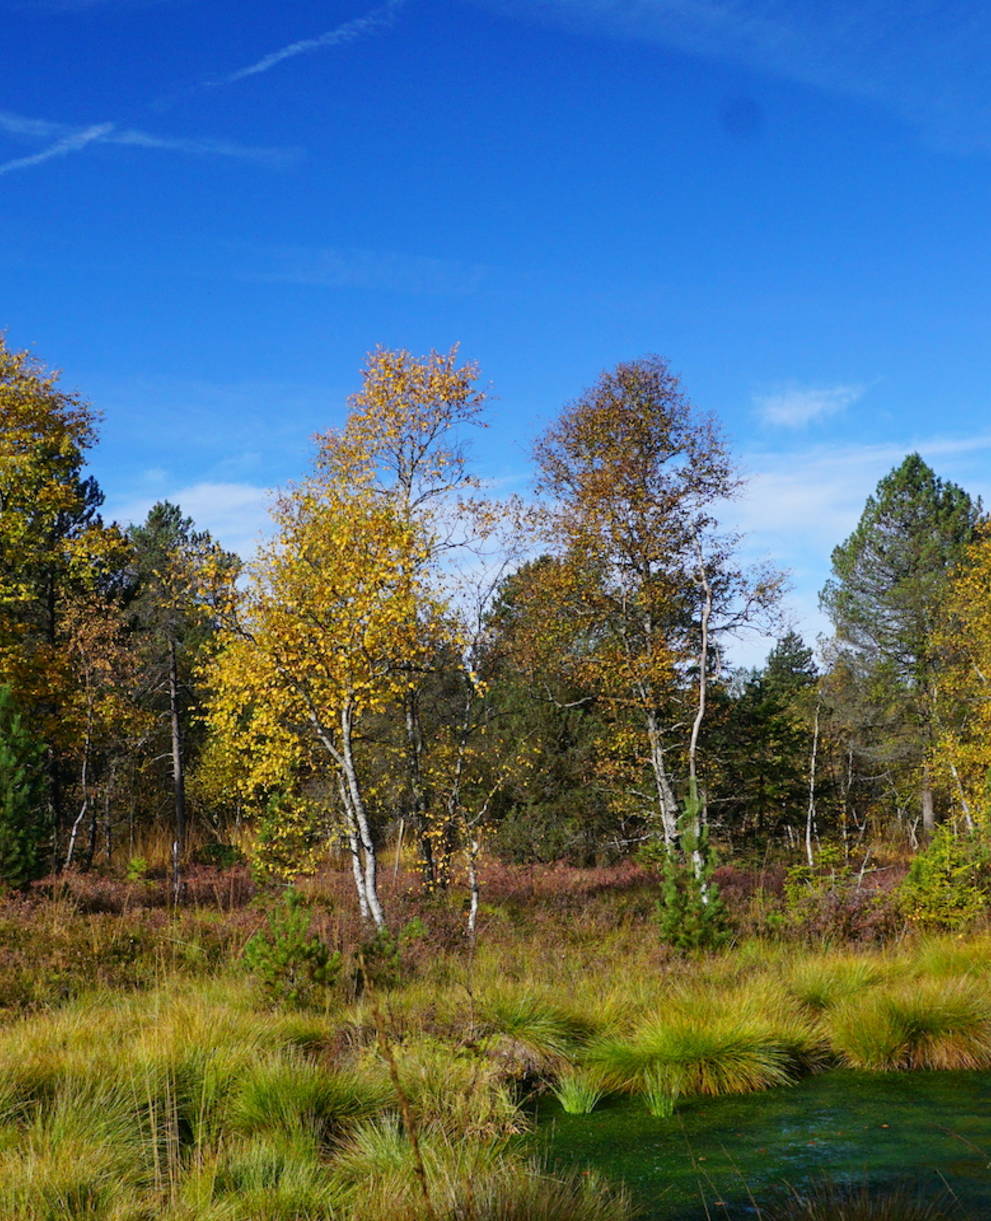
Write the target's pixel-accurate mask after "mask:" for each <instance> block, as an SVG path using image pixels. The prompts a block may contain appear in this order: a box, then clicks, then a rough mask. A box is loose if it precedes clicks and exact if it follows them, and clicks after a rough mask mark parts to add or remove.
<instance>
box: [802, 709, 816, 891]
mask: <svg viewBox="0 0 991 1221" xmlns="http://www.w3.org/2000/svg"><path fill="white" fill-rule="evenodd" d="M818 757H819V702H818V700H817V701H816V715H815V723H814V726H813V730H812V757H811V758H810V759H809V804H808V808H807V810H806V812H805V859H806V860H807V861H808V863H809V868H810V869H812V868H813V867H814V866H815V856H814V855H813V852H812V838H813V835H814V834H815V822H816V762H817V760H818Z"/></svg>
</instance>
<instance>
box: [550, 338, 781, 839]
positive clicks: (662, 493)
mask: <svg viewBox="0 0 991 1221" xmlns="http://www.w3.org/2000/svg"><path fill="white" fill-rule="evenodd" d="M536 458H537V463H538V468H539V486H540V490H541V492H542V493H543V495H544V497H545V498H546V500H547V503H548V509H547V538H548V541H549V543H550V545H551V546H552V548H553V552H554V556H555V558H556V560H557V562H556V564H555V565H554V566H553V568H552V569H550V570H549V572H548V576H549V578H550V581H549V585H550V583H551V582H552V583H553V586H554V588H553V590H552V591H550V592H549V596H548V606H547V611H548V615H547V624H548V630H549V631H555V632H561V631H562V630H564V631H565V632H566V633H567V634H568V635H570V637H571V639H572V641H573V643H572V646H571V648H570V649H569V650H568V651H566V652H563V653H562V658H563V659H564V661H565V663H566V664H570V665H572V666H573V667H574V673H575V676H576V678H577V679H579V680H580V682H581V683H582V684H583V685H585V686H587V687H588V688H589V689H591V690H593V691H595V692H596V693H597V695H598V696H599V697H600V698H601V699H603V700H605V701H608V703H609V704H610V705H611V706H612V707H613V708H614V709H615V710H616V711H617V712H621V713H622V714H623V715H622V717H621V722H620V725H619V732H617V733H615V735H614V750H613V752H612V761H614V762H620V756H621V755H623V754H625V756H626V757H627V760H628V761H629V762H630V763H632V764H633V766H634V768H636V767H637V765H639V763H640V762H641V761H643V762H645V763H646V764H647V767H648V772H649V776H650V783H651V788H652V792H651V793H650V794H649V795H648V794H646V793H643V792H641V794H640V797H641V799H647V800H648V802H649V806H650V807H652V808H653V810H654V811H655V812H656V815H657V816H658V817H659V822H660V830H661V834H662V836H663V839H664V842H665V843H666V844H667V845H669V846H673V845H676V844H677V843H678V841H679V838H680V835H681V827H680V825H679V824H680V809H681V805H682V802H683V801H684V800H686V799H689V800H691V801H692V802H693V808H696V809H698V808H699V807H698V806H697V805H694V803H695V801H696V798H697V797H698V796H699V794H698V791H697V790H698V786H699V776H698V757H699V742H700V733H701V727H702V723H703V720H704V716H705V712H706V703H707V695H708V684H709V681H710V679H711V675H712V668H713V666H714V665H715V663H716V660H717V658H718V649H717V647H716V642H717V638H718V636H719V634H720V633H721V632H722V631H725V630H727V629H728V628H730V627H732V626H734V625H735V624H736V623H737V622H739V621H740V620H741V619H742V618H745V617H746V616H747V614H748V613H749V611H750V609H752V607H753V605H754V604H755V603H762V604H763V603H769V602H770V600H771V598H772V596H773V584H774V583H773V581H771V580H767V581H758V582H757V583H755V584H750V583H748V581H747V580H746V579H745V578H744V575H743V574H742V573H741V572H740V571H739V570H738V569H737V568H736V567H735V566H734V564H733V561H732V540H727V539H722V538H720V537H719V536H718V535H717V533H716V524H717V523H716V520H715V517H714V513H715V508H716V505H717V504H718V503H719V502H720V501H722V500H724V499H725V498H727V497H729V496H732V495H733V493H734V492H735V491H736V489H737V487H738V485H739V480H738V478H737V476H736V474H735V472H734V470H733V466H732V463H731V461H730V459H729V456H728V454H727V452H726V449H725V447H724V445H723V443H722V440H721V438H720V437H719V434H718V432H717V430H716V427H715V425H714V423H713V422H712V420H711V419H709V418H708V417H705V416H702V415H700V414H699V413H697V412H696V411H695V410H694V408H693V407H692V406H691V404H690V403H689V402H688V400H687V399H686V398H685V396H684V395H683V394H682V393H681V390H680V388H679V385H678V380H677V378H675V376H674V375H673V374H672V373H671V372H670V370H669V369H668V367H667V365H666V364H665V362H664V361H663V360H661V359H660V358H659V357H656V356H650V357H646V358H643V359H641V360H636V361H631V362H627V363H624V364H620V365H618V366H617V367H616V368H615V369H614V370H611V371H609V372H606V373H603V374H602V376H601V377H600V378H599V380H598V382H596V384H595V385H594V386H593V387H592V388H591V389H589V390H588V391H586V392H585V394H583V395H582V396H581V397H580V398H579V399H578V400H577V401H576V402H575V403H573V404H572V405H571V406H570V407H568V408H566V409H565V411H564V413H563V414H562V416H561V417H560V419H559V420H558V421H557V422H556V423H555V424H553V425H552V426H551V428H550V429H549V430H548V431H547V432H546V433H545V434H544V436H543V438H542V439H541V440H540V441H539V443H538V445H537V449H536ZM553 607H557V608H559V613H558V614H556V615H554V614H551V611H552V608H553ZM555 647H556V646H555ZM672 757H675V758H676V759H677V766H676V767H675V766H673V765H672ZM634 787H635V785H634Z"/></svg>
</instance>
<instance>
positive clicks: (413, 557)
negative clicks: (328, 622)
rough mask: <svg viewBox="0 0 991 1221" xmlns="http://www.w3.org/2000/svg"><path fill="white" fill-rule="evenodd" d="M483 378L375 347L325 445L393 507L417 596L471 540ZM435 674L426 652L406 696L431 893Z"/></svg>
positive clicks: (410, 776)
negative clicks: (472, 443) (468, 434)
mask: <svg viewBox="0 0 991 1221" xmlns="http://www.w3.org/2000/svg"><path fill="white" fill-rule="evenodd" d="M478 376H479V371H478V366H477V365H476V364H475V363H474V362H471V361H466V362H464V363H459V360H458V349H457V346H455V347H453V348H451V349H450V350H449V351H447V352H436V351H431V352H429V353H428V354H427V355H425V356H414V355H413V354H412V353H410V352H409V351H407V350H405V349H400V350H386V349H383V348H379V349H376V350H375V351H374V352H372V353H370V354H369V356H368V358H367V361H366V364H365V367H364V369H363V370H362V385H361V389H360V390H359V391H357V393H355V394H353V395H352V396H351V397H350V399H349V408H350V410H349V414H348V418H347V422H346V424H345V426H344V428H343V429H341V430H338V431H331V432H328V433H326V434H324V435H323V436H322V437H321V438H318V440H319V442H320V451H319V454H318V458H317V466H318V469H319V471H320V472H321V473H322V475H323V476H324V477H326V478H328V479H330V480H332V481H333V482H334V483H335V484H336V485H337V486H339V487H340V488H341V489H347V490H349V491H351V492H353V493H354V494H356V495H365V494H371V495H372V496H374V497H376V498H378V499H379V500H383V501H388V502H389V504H390V506H391V508H390V511H391V512H392V513H394V514H395V516H396V518H397V520H398V521H400V522H401V523H403V525H404V529H405V531H406V535H405V536H406V538H407V539H408V540H409V544H410V549H409V551H408V552H407V554H406V556H405V557H402V558H401V559H400V563H401V564H402V566H403V568H404V570H405V572H406V576H407V579H408V581H409V587H410V589H416V588H419V587H421V586H422V587H425V585H430V584H436V579H437V576H438V571H439V568H440V566H441V565H442V564H450V562H451V559H452V556H453V554H454V553H456V552H458V551H459V550H462V549H463V548H464V547H465V546H466V545H468V544H469V543H470V541H471V538H472V537H473V530H474V523H475V521H476V520H477V515H476V514H475V513H474V512H465V511H464V509H465V505H464V500H465V498H466V497H469V496H470V495H471V493H472V492H473V491H474V489H475V488H476V486H477V481H476V480H475V479H474V477H473V476H472V475H471V473H470V470H469V467H468V462H467V457H466V453H465V450H464V434H465V431H466V429H467V428H468V427H470V426H477V425H478V424H479V423H480V415H481V411H482V408H483V405H484V402H485V394H484V393H483V392H482V391H481V390H480V389H479V388H478V386H477V381H478ZM409 613H410V623H409V625H408V630H409V632H410V634H411V638H412V637H415V635H416V631H417V627H418V625H419V627H421V628H422V629H423V630H424V631H425V632H426V633H427V635H429V634H430V633H432V632H433V631H434V628H433V627H432V626H430V624H429V620H430V615H429V614H428V613H426V608H423V607H418V606H417V605H416V604H415V602H414V603H411V604H410V609H409ZM424 643H425V642H424ZM438 664H440V661H439V659H438ZM436 669H437V666H436V665H435V664H433V663H432V662H431V659H430V657H429V654H428V652H427V651H426V650H425V649H424V648H419V649H417V650H415V651H414V654H411V659H410V662H409V663H408V664H407V666H406V678H407V682H406V685H405V687H404V689H403V695H402V705H403V733H404V737H405V747H404V755H405V783H406V788H407V806H408V814H409V818H410V820H411V822H412V829H413V832H414V835H415V836H416V838H417V840H418V842H419V848H420V855H421V864H422V868H423V871H424V875H425V879H426V881H427V883H428V885H432V884H434V883H436V882H437V881H438V880H440V871H439V868H438V864H437V863H436V862H435V860H434V841H435V839H436V831H437V828H436V827H435V826H434V825H433V820H432V816H431V815H432V812H433V811H435V810H436V808H437V806H438V800H437V797H436V795H435V794H434V793H432V792H431V788H430V778H429V775H428V771H429V769H428V766H427V760H426V753H427V735H426V734H425V731H424V720H425V717H426V718H427V719H428V720H429V714H428V711H427V710H426V709H425V707H424V705H425V701H426V700H427V699H428V698H429V690H430V688H431V685H432V679H431V676H432V675H434V674H435V673H436ZM433 685H436V684H433Z"/></svg>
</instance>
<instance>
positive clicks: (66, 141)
mask: <svg viewBox="0 0 991 1221" xmlns="http://www.w3.org/2000/svg"><path fill="white" fill-rule="evenodd" d="M112 130H113V124H112V123H98V124H96V125H95V126H93V127H84V128H83V129H82V130H80V131H77V132H74V133H72V134H71V135H68V136H63V137H62V138H61V139H59V140H56V141H55V143H54V144H50V145H49V146H48V147H47V148H43V149H42V150H41V151H40V152H37V153H30V154H29V155H28V156H26V157H15V158H14V159H13V160H12V161H5V162H4V163H3V164H2V165H0V174H9V173H11V172H12V171H14V170H25V169H28V168H29V167H30V166H32V165H41V164H43V163H44V162H45V161H51V160H52V159H53V158H55V157H65V156H67V155H68V154H69V153H77V152H79V150H80V149H83V148H85V147H86V145H87V144H92V143H94V141H97V140H105V139H106V138H107V136H108V135H109V134H110V132H111V131H112Z"/></svg>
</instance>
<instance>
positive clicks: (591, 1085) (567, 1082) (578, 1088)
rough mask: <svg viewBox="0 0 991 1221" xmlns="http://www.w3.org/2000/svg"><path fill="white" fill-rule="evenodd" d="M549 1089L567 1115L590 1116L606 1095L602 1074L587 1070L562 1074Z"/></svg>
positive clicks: (572, 1070) (570, 1070)
mask: <svg viewBox="0 0 991 1221" xmlns="http://www.w3.org/2000/svg"><path fill="white" fill-rule="evenodd" d="M551 1089H552V1091H553V1093H554V1097H555V1098H556V1099H557V1100H558V1102H559V1103H560V1104H561V1107H562V1109H563V1110H564V1111H565V1112H566V1113H567V1114H568V1115H591V1113H592V1112H593V1111H594V1110H595V1108H596V1106H597V1105H598V1103H599V1102H600V1101H601V1099H602V1097H603V1095H604V1094H605V1093H606V1085H605V1081H604V1079H603V1076H602V1074H601V1073H598V1072H595V1071H593V1070H590V1069H587V1068H586V1069H569V1070H568V1071H567V1072H564V1073H562V1074H561V1075H560V1076H559V1077H558V1079H557V1081H555V1082H554V1084H553V1085H552V1086H551Z"/></svg>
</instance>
